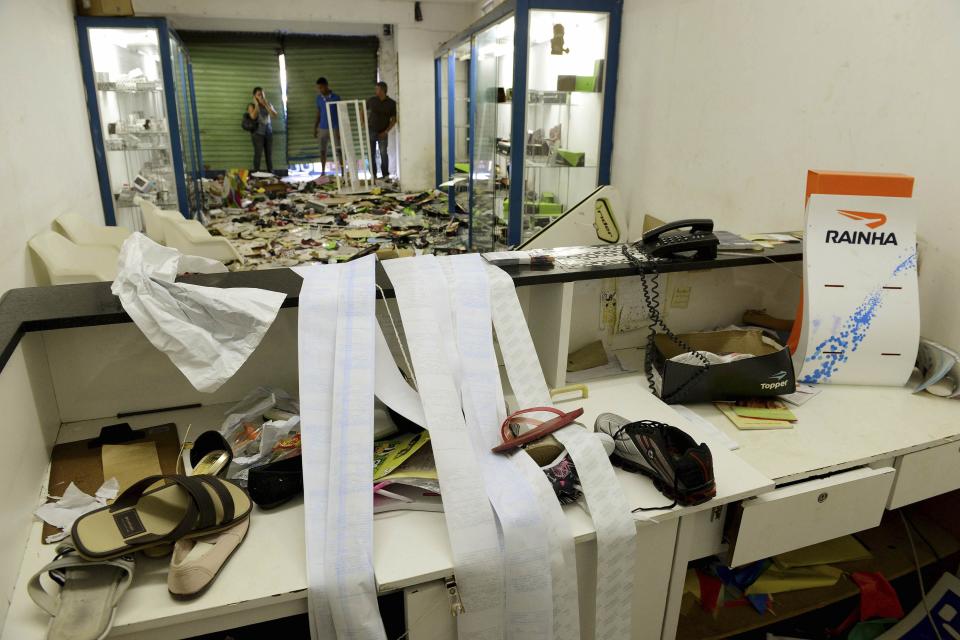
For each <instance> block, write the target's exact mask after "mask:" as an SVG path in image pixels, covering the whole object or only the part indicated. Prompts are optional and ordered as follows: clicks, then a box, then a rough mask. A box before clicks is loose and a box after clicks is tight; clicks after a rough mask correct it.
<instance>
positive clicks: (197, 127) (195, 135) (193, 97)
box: [187, 58, 203, 212]
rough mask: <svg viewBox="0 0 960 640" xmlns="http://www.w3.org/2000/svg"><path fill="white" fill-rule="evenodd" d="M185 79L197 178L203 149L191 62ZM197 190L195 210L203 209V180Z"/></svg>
mask: <svg viewBox="0 0 960 640" xmlns="http://www.w3.org/2000/svg"><path fill="white" fill-rule="evenodd" d="M187 80H188V81H189V87H190V109H191V111H193V124H194V130H193V146H194V148H195V149H196V154H197V178H198V179H199V178H201V177H202V176H203V149H202V148H201V147H200V120H199V118H198V117H197V94H196V93H195V92H194V90H193V63H192V62H190V61H189V58H188V61H187ZM198 186H199V189H198V191H197V211H198V212H199V211H203V182H202V181H201V182H200V184H199V185H198Z"/></svg>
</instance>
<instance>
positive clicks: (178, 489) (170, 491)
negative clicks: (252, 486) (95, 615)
mask: <svg viewBox="0 0 960 640" xmlns="http://www.w3.org/2000/svg"><path fill="white" fill-rule="evenodd" d="M158 482H163V483H164V484H163V485H162V486H160V487H159V488H155V489H150V490H149V491H147V489H149V488H150V487H152V486H153V485H155V484H157V483H158ZM252 507H253V503H252V502H251V501H250V498H249V496H247V493H246V491H244V490H243V489H241V488H240V487H239V486H237V485H236V484H234V483H232V482H230V481H229V480H222V479H220V478H217V477H214V476H183V475H168V476H163V475H156V476H148V477H146V478H143V479H142V480H139V481H138V482H135V483H134V484H132V485H131V486H130V487H129V488H127V490H126V491H124V492H123V493H122V494H120V496H119V497H117V499H116V500H115V501H114V503H113V504H112V505H110V506H109V507H104V508H103V509H97V510H96V511H91V512H89V513H86V514H84V515H82V516H80V517H79V518H77V520H76V522H74V524H73V530H72V535H73V541H74V543H75V544H76V546H77V551H78V552H79V553H80V555H82V556H83V557H85V558H88V559H91V560H100V559H108V558H115V557H117V556H121V555H124V554H128V553H132V552H134V551H140V550H142V549H147V548H150V547H154V546H157V545H161V544H169V543H173V542H176V541H177V540H181V539H183V538H196V537H199V536H205V535H209V534H211V533H216V532H219V531H223V530H224V529H227V528H229V527H231V526H232V525H234V524H236V523H237V522H240V521H241V520H243V519H244V518H247V517H248V516H249V515H250V510H251V508H252Z"/></svg>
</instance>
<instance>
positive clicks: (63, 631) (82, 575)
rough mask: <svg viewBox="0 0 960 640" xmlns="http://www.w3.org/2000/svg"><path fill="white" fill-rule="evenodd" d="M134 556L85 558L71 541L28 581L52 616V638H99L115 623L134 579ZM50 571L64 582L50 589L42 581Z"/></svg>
mask: <svg viewBox="0 0 960 640" xmlns="http://www.w3.org/2000/svg"><path fill="white" fill-rule="evenodd" d="M133 569H134V561H133V557H132V556H124V557H121V558H116V559H114V560H85V559H83V558H82V557H80V555H78V554H77V553H74V548H73V547H71V546H70V545H67V544H61V545H60V546H58V547H57V557H56V558H55V559H54V560H53V562H51V563H50V564H48V565H47V566H45V567H44V568H43V569H41V570H40V571H39V572H37V574H36V575H34V576H33V577H32V578H31V579H30V582H29V583H28V584H27V593H29V594H30V597H31V598H32V599H33V601H34V602H35V603H36V604H37V606H38V607H40V608H41V609H43V610H44V611H46V612H47V613H49V614H50V615H51V616H52V620H51V621H50V627H49V629H48V630H47V638H48V640H99V639H100V638H104V637H106V635H107V634H108V633H109V632H110V629H111V627H112V626H113V620H114V618H115V617H116V613H117V603H118V602H119V601H120V598H121V597H122V596H123V594H124V593H125V592H126V590H127V588H128V587H129V586H130V583H131V582H132V581H133ZM44 574H48V575H49V576H50V578H51V580H53V581H54V582H56V583H57V584H59V585H60V590H59V592H51V591H48V590H47V588H46V587H45V586H44V584H43V583H42V582H41V581H40V579H41V577H42V576H43V575H44Z"/></svg>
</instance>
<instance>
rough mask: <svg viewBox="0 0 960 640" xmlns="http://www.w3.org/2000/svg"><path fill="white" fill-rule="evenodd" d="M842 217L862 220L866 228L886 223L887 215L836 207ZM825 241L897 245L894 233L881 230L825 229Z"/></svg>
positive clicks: (873, 227) (878, 226)
mask: <svg viewBox="0 0 960 640" xmlns="http://www.w3.org/2000/svg"><path fill="white" fill-rule="evenodd" d="M837 213H839V214H840V215H841V216H843V217H844V218H847V219H849V220H854V221H856V222H863V223H864V225H865V226H866V227H867V228H868V229H878V228H880V227H882V226H883V225H885V224H886V223H887V216H886V214H884V213H874V212H871V211H849V210H846V209H837ZM826 241H827V243H831V244H879V245H888V244H892V245H894V246H896V245H897V236H896V234H894V233H892V232H891V233H884V232H883V231H849V230H843V231H840V230H837V229H828V230H827V238H826Z"/></svg>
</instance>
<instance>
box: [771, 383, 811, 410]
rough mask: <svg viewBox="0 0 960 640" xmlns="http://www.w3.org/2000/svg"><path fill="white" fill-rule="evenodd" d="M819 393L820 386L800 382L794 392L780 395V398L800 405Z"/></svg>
mask: <svg viewBox="0 0 960 640" xmlns="http://www.w3.org/2000/svg"><path fill="white" fill-rule="evenodd" d="M818 393H820V388H819V387H818V386H816V385H813V384H806V383H804V382H798V383H797V385H796V390H795V391H794V392H793V393H787V394H784V395H782V396H779V398H780V399H781V400H785V401H787V402H789V403H790V404H792V405H795V406H798V407H799V406H800V405H802V404H804V403H806V402H807V401H808V400H810V399H811V398H813V396H815V395H817V394H818Z"/></svg>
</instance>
